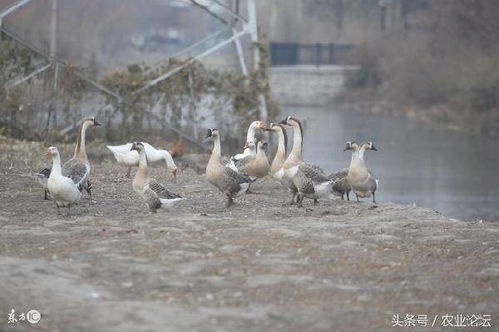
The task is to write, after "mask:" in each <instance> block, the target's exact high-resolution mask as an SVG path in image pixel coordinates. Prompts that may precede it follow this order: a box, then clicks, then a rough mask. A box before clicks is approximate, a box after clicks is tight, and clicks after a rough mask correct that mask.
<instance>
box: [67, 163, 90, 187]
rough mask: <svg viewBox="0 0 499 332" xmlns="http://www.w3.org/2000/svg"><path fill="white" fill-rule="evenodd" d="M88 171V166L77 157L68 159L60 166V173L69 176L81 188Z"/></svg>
mask: <svg viewBox="0 0 499 332" xmlns="http://www.w3.org/2000/svg"><path fill="white" fill-rule="evenodd" d="M89 173H90V166H89V165H88V164H87V163H85V162H83V161H81V160H78V159H70V160H68V161H67V162H65V163H64V165H63V166H62V175H64V176H66V177H68V178H70V179H71V180H73V182H74V183H75V184H76V185H77V186H78V187H80V188H81V186H82V184H83V182H84V181H85V180H86V179H87V177H88V174H89Z"/></svg>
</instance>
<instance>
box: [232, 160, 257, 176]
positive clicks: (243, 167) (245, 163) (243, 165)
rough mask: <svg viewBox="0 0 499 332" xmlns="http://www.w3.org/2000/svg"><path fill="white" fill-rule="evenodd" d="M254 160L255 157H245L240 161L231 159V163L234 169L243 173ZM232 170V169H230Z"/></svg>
mask: <svg viewBox="0 0 499 332" xmlns="http://www.w3.org/2000/svg"><path fill="white" fill-rule="evenodd" d="M253 160H255V156H246V157H244V158H242V159H236V160H235V159H231V162H232V163H233V164H234V166H235V167H236V169H237V170H238V171H239V172H241V173H245V171H246V167H248V165H249V164H250V163H251V162H252V161H253ZM232 169H233V168H232Z"/></svg>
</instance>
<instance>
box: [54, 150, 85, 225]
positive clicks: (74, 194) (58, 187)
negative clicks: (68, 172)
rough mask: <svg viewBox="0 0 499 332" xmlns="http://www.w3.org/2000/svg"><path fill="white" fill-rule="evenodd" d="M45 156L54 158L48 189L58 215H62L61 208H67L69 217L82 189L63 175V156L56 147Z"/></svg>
mask: <svg viewBox="0 0 499 332" xmlns="http://www.w3.org/2000/svg"><path fill="white" fill-rule="evenodd" d="M45 154H46V155H50V156H52V169H51V171H50V175H49V178H48V180H47V189H48V191H49V192H50V196H52V199H53V201H54V202H55V205H56V206H57V213H58V214H60V213H61V212H60V207H67V208H68V215H69V211H70V207H71V204H72V203H74V202H76V201H77V200H79V199H80V197H81V192H80V191H81V187H80V186H79V185H78V184H76V183H75V182H74V181H73V180H72V179H71V178H69V177H67V176H64V175H63V173H62V168H61V156H60V155H59V151H58V150H57V148H56V147H53V146H51V147H49V148H47V150H46V151H45Z"/></svg>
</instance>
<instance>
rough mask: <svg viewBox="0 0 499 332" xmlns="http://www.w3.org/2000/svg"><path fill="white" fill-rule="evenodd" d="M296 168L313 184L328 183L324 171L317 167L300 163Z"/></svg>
mask: <svg viewBox="0 0 499 332" xmlns="http://www.w3.org/2000/svg"><path fill="white" fill-rule="evenodd" d="M298 168H299V170H300V171H301V172H303V174H304V175H305V176H306V177H307V178H309V179H311V180H312V181H314V182H326V181H329V179H328V178H327V176H326V175H325V174H324V171H323V170H322V168H320V167H319V166H315V165H311V164H308V163H300V164H299V165H298Z"/></svg>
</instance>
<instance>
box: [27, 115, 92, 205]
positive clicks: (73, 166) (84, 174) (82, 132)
mask: <svg viewBox="0 0 499 332" xmlns="http://www.w3.org/2000/svg"><path fill="white" fill-rule="evenodd" d="M93 126H100V123H98V122H97V121H96V120H95V117H91V118H87V119H84V120H83V121H82V122H81V125H80V129H79V135H78V138H77V140H76V147H75V152H74V155H73V157H72V158H71V159H69V160H68V161H66V162H65V163H64V165H63V166H62V174H63V175H64V176H67V177H69V178H70V179H71V180H73V182H74V183H75V184H76V185H77V186H78V188H80V190H82V189H85V190H86V191H87V193H88V194H89V195H92V190H91V189H92V186H91V184H90V182H89V181H88V176H89V175H90V170H91V166H90V162H89V161H88V157H87V151H86V148H85V136H86V131H87V129H88V128H89V127H93ZM50 173H51V169H50V168H45V169H43V170H41V171H40V172H39V173H38V174H37V177H38V182H39V183H40V184H41V185H42V186H43V187H44V189H45V199H47V190H48V188H47V184H46V183H47V182H46V181H45V179H48V178H49V176H50ZM44 178H45V179H44Z"/></svg>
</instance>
